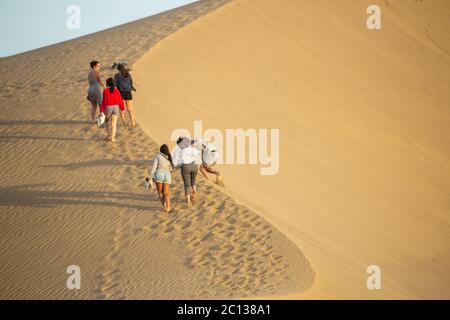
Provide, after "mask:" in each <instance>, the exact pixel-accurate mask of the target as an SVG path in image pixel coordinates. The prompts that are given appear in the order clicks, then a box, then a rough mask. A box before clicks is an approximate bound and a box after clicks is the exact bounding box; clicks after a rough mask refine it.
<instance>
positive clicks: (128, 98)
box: [114, 64, 136, 128]
mask: <svg viewBox="0 0 450 320" xmlns="http://www.w3.org/2000/svg"><path fill="white" fill-rule="evenodd" d="M117 70H119V72H118V73H117V74H116V75H115V76H114V85H115V86H116V87H117V88H118V89H119V91H120V94H121V95H122V98H123V100H125V105H126V108H127V112H128V116H129V117H130V121H131V127H132V128H134V127H135V126H136V120H135V116H134V110H133V94H132V93H131V91H136V88H135V87H134V86H133V78H132V77H131V74H130V71H131V70H130V69H128V68H127V67H126V66H125V65H124V64H119V65H118V66H117ZM122 121H123V122H125V119H124V118H122ZM124 125H125V123H124Z"/></svg>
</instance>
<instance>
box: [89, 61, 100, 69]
mask: <svg viewBox="0 0 450 320" xmlns="http://www.w3.org/2000/svg"><path fill="white" fill-rule="evenodd" d="M99 63H100V62H98V61H97V60H93V61H91V63H90V65H91V69H94V68H95V66H96V65H98V64H99Z"/></svg>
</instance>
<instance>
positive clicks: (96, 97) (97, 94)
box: [87, 60, 105, 123]
mask: <svg viewBox="0 0 450 320" xmlns="http://www.w3.org/2000/svg"><path fill="white" fill-rule="evenodd" d="M90 66H91V70H90V71H89V73H88V77H87V79H88V82H89V88H88V94H87V99H88V100H89V101H90V102H91V106H92V108H91V123H95V114H96V113H97V107H98V106H100V105H101V104H102V99H103V96H102V90H101V88H103V89H104V88H105V85H104V84H103V82H102V79H101V74H100V62H98V61H97V60H93V61H91V63H90Z"/></svg>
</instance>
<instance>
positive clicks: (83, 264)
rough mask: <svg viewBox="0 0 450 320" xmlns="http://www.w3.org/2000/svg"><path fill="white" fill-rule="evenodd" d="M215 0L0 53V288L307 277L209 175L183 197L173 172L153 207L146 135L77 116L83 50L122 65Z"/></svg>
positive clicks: (218, 287) (270, 291) (100, 289)
mask: <svg viewBox="0 0 450 320" xmlns="http://www.w3.org/2000/svg"><path fill="white" fill-rule="evenodd" d="M227 2H229V1H227V0H205V1H199V2H196V3H193V4H191V5H188V6H184V7H181V8H177V9H174V10H171V11H168V12H165V13H162V14H158V15H156V16H152V17H149V18H147V19H143V20H139V21H136V22H133V23H129V24H126V25H122V26H120V27H117V28H112V29H109V30H106V31H102V32H99V33H96V34H91V35H88V36H86V37H82V38H79V39H75V40H71V41H67V42H64V43H60V44H57V45H53V46H49V47H45V48H41V49H38V50H34V51H31V52H27V53H23V54H20V55H17V56H13V57H8V58H4V59H0V69H1V70H2V71H1V73H0V81H1V82H2V83H3V84H4V86H3V87H4V89H3V91H2V94H1V96H0V103H1V105H2V113H1V115H0V148H1V153H0V164H1V173H0V213H1V214H0V259H1V263H0V298H2V299H31V298H32V299H200V298H242V297H248V296H261V295H275V294H280V293H292V292H299V291H302V290H306V289H307V288H309V287H310V286H311V285H312V283H313V281H314V271H313V270H312V268H311V266H310V265H309V262H308V261H307V259H306V258H305V257H304V255H303V253H302V252H301V251H300V250H299V249H298V248H297V246H295V245H294V244H293V243H292V242H290V241H289V240H288V239H287V238H286V237H285V236H284V235H283V234H282V233H280V232H279V231H278V230H276V229H275V228H274V227H273V226H272V225H270V224H269V223H268V222H267V221H266V220H265V219H263V218H261V217H260V216H259V215H257V214H256V213H255V212H254V211H252V210H249V209H248V208H247V207H245V206H243V205H241V204H239V203H237V202H236V201H234V200H233V199H231V198H230V197H229V196H226V195H225V194H223V193H221V192H220V190H218V189H217V188H216V187H215V186H214V185H212V184H207V183H206V182H204V181H202V180H201V181H200V182H199V188H200V189H199V191H200V197H199V203H198V205H197V206H195V207H191V208H190V207H187V206H186V205H185V203H184V199H183V195H182V185H181V179H180V176H179V173H178V172H176V173H175V174H174V177H173V180H174V185H173V190H172V191H173V206H174V212H173V213H172V214H171V215H167V214H165V213H164V212H163V211H162V210H161V208H160V203H159V201H158V199H157V195H156V194H155V193H150V192H148V191H146V190H145V189H144V186H143V178H144V177H145V176H146V175H147V174H148V170H149V166H150V164H151V160H152V158H153V157H154V155H155V154H156V152H157V151H158V145H157V144H156V143H155V142H154V141H153V140H152V139H151V138H150V137H149V136H147V135H146V134H145V133H144V132H143V131H142V130H141V128H139V127H138V128H136V129H135V130H128V129H126V128H124V127H121V126H119V128H118V139H119V140H120V142H119V143H117V144H110V143H107V142H104V141H102V138H103V136H104V131H103V129H100V128H97V127H93V126H91V125H89V124H88V119H89V111H90V106H89V104H88V102H87V101H86V96H85V95H86V90H87V82H86V75H87V71H88V63H89V61H91V60H92V59H97V60H99V61H100V62H101V63H103V65H104V66H105V68H104V70H103V71H104V76H105V77H106V76H109V75H112V72H113V71H111V70H109V69H107V67H108V66H109V64H110V63H112V62H113V61H116V60H118V59H127V60H128V61H129V62H130V64H131V65H132V64H133V63H134V62H135V61H136V60H137V59H138V58H139V57H140V56H141V55H143V54H144V53H145V52H147V51H148V50H149V49H150V48H151V47H152V46H153V45H154V44H155V43H157V42H158V41H159V40H160V39H162V38H163V37H165V36H167V35H168V34H170V33H172V32H174V31H176V30H178V29H180V28H181V27H183V26H186V25H187V24H189V23H191V22H192V21H193V20H194V19H197V18H199V17H201V16H204V15H206V14H207V13H210V12H212V11H213V10H216V9H217V8H219V7H221V6H222V5H224V4H226V3H227ZM139 94H141V92H140V91H138V92H137V93H136V95H139ZM139 107H142V108H144V106H138V105H136V108H139ZM139 121H140V120H139ZM139 123H140V122H139ZM69 265H78V266H79V267H80V269H81V289H80V290H68V289H67V288H66V280H67V277H68V274H66V268H67V267H68V266H69Z"/></svg>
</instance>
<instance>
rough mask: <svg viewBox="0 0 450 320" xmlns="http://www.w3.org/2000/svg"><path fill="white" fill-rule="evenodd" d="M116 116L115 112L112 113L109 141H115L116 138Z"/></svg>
mask: <svg viewBox="0 0 450 320" xmlns="http://www.w3.org/2000/svg"><path fill="white" fill-rule="evenodd" d="M117 118H118V116H117V115H116V114H113V115H112V116H111V126H112V129H111V141H112V142H116V141H117V140H116V131H117Z"/></svg>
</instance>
